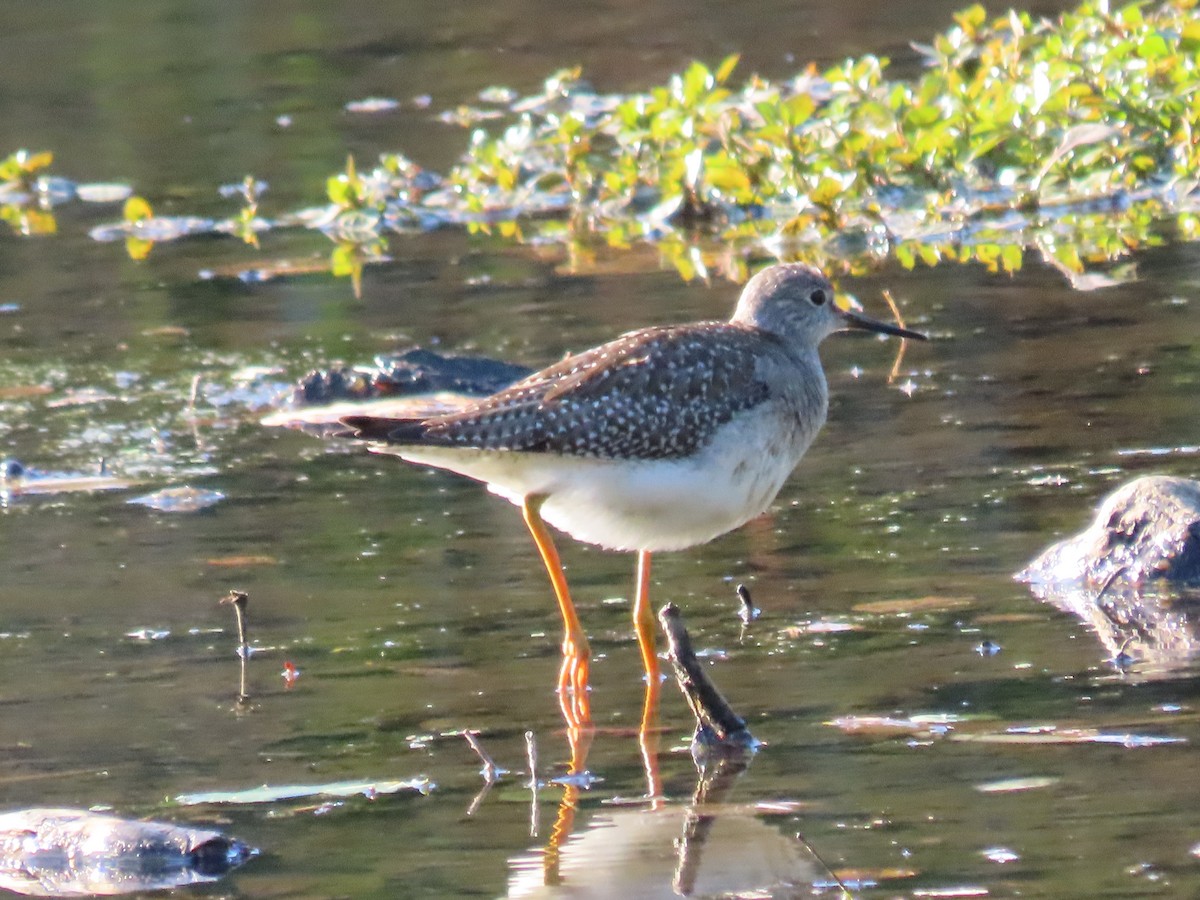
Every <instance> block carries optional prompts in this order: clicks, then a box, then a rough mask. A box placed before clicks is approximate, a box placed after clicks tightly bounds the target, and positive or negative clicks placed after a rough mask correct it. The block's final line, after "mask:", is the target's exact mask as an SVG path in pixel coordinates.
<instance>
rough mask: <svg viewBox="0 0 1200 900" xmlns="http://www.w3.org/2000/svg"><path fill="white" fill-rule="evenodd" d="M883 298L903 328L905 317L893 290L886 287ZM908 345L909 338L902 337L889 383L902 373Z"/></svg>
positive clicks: (889, 376) (897, 322)
mask: <svg viewBox="0 0 1200 900" xmlns="http://www.w3.org/2000/svg"><path fill="white" fill-rule="evenodd" d="M883 299H884V300H886V301H887V305H888V308H889V309H891V311H892V316H893V317H894V318H895V319H896V324H897V325H899V326H900V327H901V328H903V327H904V318H903V316H901V315H900V307H898V306H897V305H896V301H895V300H893V299H892V292H891V291H889V290H887V289H884V291H883ZM907 347H908V338H900V349H899V350H897V351H896V361H895V362H894V363H892V371H891V372H889V373H888V378H887V383H888V384H891V383H892V382H893V381H895V380H896V376H897V375H899V374H900V363H901V362H903V360H904V350H905V348H907Z"/></svg>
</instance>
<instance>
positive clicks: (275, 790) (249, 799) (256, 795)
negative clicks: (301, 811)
mask: <svg viewBox="0 0 1200 900" xmlns="http://www.w3.org/2000/svg"><path fill="white" fill-rule="evenodd" d="M436 788H437V785H436V784H434V783H433V782H432V781H430V780H429V779H428V778H426V777H425V776H424V775H418V776H417V777H416V778H409V779H407V780H404V781H330V782H327V783H325V784H281V785H275V786H274V787H272V786H271V785H269V784H264V785H262V786H260V787H255V788H247V789H245V790H240V791H202V792H199V793H195V794H180V795H179V796H178V797H176V798H175V802H176V803H180V804H182V805H183V806H200V805H203V804H228V803H234V804H247V805H251V804H257V803H278V802H280V801H282V800H297V799H300V798H302V797H354V796H357V795H358V794H361V795H362V796H364V797H367V798H368V799H374V798H375V797H381V796H384V795H386V794H400V793H404V792H405V791H415V792H416V793H418V794H428V793H430V792H431V791H433V790H435V789H436Z"/></svg>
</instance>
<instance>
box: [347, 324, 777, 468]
mask: <svg viewBox="0 0 1200 900" xmlns="http://www.w3.org/2000/svg"><path fill="white" fill-rule="evenodd" d="M764 342H766V344H767V346H768V347H769V348H770V349H772V350H776V349H778V351H779V352H784V351H782V348H776V347H775V346H774V345H775V343H776V341H775V340H774V339H773V338H771V337H769V336H767V335H764V334H763V333H761V332H754V331H751V330H749V329H747V328H744V327H742V326H738V325H734V324H727V323H721V322H713V323H699V324H694V325H679V326H670V327H663V328H647V329H643V330H641V331H635V332H631V333H629V334H627V335H624V336H622V337H619V338H617V339H616V340H614V341H611V342H609V343H607V344H603V345H601V346H599V347H596V348H594V349H592V350H588V351H586V352H584V353H581V354H579V355H577V356H569V357H567V358H566V359H564V360H562V361H561V362H558V363H556V364H554V365H552V366H550V367H549V368H546V369H542V370H541V371H539V372H535V373H534V374H533V375H530V376H529V377H528V378H526V379H524V380H523V381H519V382H517V383H516V384H514V385H512V386H511V387H508V388H506V389H505V390H503V391H500V392H499V393H497V394H493V395H492V396H491V397H488V398H487V399H485V400H481V401H480V402H478V403H477V404H475V405H474V406H471V407H468V408H467V409H465V410H463V411H461V412H457V413H452V414H449V415H445V416H438V417H436V418H432V419H427V420H425V421H423V422H420V423H415V422H413V423H402V422H399V421H393V425H394V426H395V427H392V428H390V429H388V430H386V431H385V430H383V429H381V428H380V427H379V426H380V425H382V424H383V423H374V427H372V428H369V429H368V428H366V427H365V426H366V425H367V423H366V422H364V421H362V420H361V419H360V420H352V419H347V420H346V422H347V424H349V425H352V426H354V427H355V428H357V429H359V434H357V435H356V436H358V437H364V438H367V439H379V438H381V437H383V438H384V439H386V440H387V441H388V442H390V443H394V444H420V445H424V446H447V447H463V448H468V447H470V448H477V449H487V450H518V451H526V452H536V453H560V454H564V455H567V456H584V457H592V458H602V459H671V458H678V457H681V456H686V455H688V454H690V453H693V452H694V451H696V450H697V449H698V448H700V447H702V446H703V445H704V444H705V443H706V442H707V441H708V440H709V439H710V438H711V437H712V435H713V434H714V433H715V431H716V430H717V429H718V428H719V427H720V426H721V425H723V424H724V423H726V422H728V421H729V420H730V419H732V418H733V417H734V416H735V415H737V414H738V413H739V412H742V411H744V410H747V409H751V408H753V407H755V406H757V405H758V404H760V403H763V402H764V401H765V400H767V398H768V396H769V393H770V392H769V389H768V386H767V384H766V383H765V382H764V381H763V380H762V379H761V378H760V377H758V375H757V372H756V369H757V361H758V357H759V355H760V354H761V352H762V351H763V349H764V346H763V345H764Z"/></svg>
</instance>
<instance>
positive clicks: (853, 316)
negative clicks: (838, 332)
mask: <svg viewBox="0 0 1200 900" xmlns="http://www.w3.org/2000/svg"><path fill="white" fill-rule="evenodd" d="M841 313H842V318H843V319H845V321H846V324H847V325H848V326H849V327H851V328H861V329H862V330H863V331H877V332H879V333H880V334H894V335H895V336H896V337H902V338H912V339H913V340H914V341H927V340H929V337H928V336H927V335H924V334H921V332H919V331H910V330H909V329H907V328H901V327H900V326H899V325H889V324H888V323H887V322H880V321H878V320H876V319H872V318H871V317H870V316H864V315H863V314H862V313H860V312H855V311H854V310H852V309H843V310H841Z"/></svg>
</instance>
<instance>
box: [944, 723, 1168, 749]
mask: <svg viewBox="0 0 1200 900" xmlns="http://www.w3.org/2000/svg"><path fill="white" fill-rule="evenodd" d="M952 740H956V741H972V742H975V743H980V744H1115V745H1117V746H1118V747H1124V748H1126V749H1127V750H1135V749H1138V748H1141V747H1161V746H1164V745H1167V744H1186V743H1187V738H1182V737H1169V736H1163V735H1153V734H1132V733H1123V734H1122V733H1112V732H1103V731H1098V730H1096V729H1094V728H1061V729H1060V728H1059V727H1058V726H1056V725H1022V726H1013V727H1012V728H1008V729H1006V730H1005V731H999V732H997V731H990V732H977V733H974V734H963V733H958V734H955V735H953V736H952Z"/></svg>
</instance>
